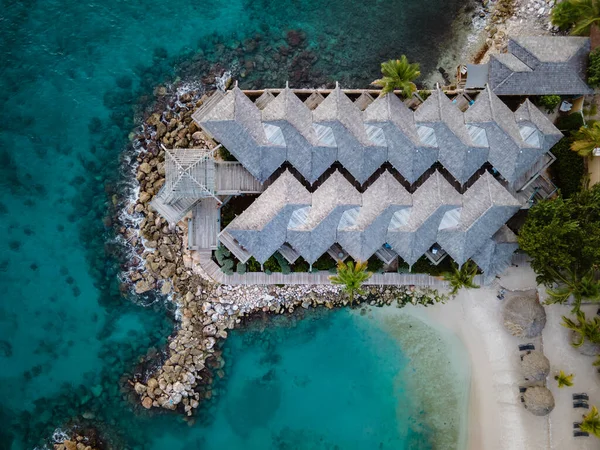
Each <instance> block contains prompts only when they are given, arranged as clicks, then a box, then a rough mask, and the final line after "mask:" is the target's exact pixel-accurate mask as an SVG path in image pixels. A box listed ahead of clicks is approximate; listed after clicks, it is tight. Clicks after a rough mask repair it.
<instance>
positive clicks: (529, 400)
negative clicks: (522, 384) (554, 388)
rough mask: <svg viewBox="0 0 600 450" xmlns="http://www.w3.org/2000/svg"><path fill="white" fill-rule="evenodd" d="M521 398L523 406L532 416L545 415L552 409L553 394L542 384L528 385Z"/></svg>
mask: <svg viewBox="0 0 600 450" xmlns="http://www.w3.org/2000/svg"><path fill="white" fill-rule="evenodd" d="M523 398H524V399H525V402H524V405H525V408H526V409H527V410H528V411H529V412H530V413H531V414H533V415H534V416H546V415H548V414H550V412H551V411H552V410H553V409H554V396H553V395H552V392H550V390H549V389H548V388H546V387H544V386H533V387H528V388H527V390H526V391H525V393H524V394H523Z"/></svg>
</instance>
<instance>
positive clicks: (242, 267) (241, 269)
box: [236, 263, 246, 275]
mask: <svg viewBox="0 0 600 450" xmlns="http://www.w3.org/2000/svg"><path fill="white" fill-rule="evenodd" d="M236 272H237V273H238V274H240V275H244V274H245V273H246V264H244V263H238V264H237V268H236Z"/></svg>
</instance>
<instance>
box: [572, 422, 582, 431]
mask: <svg viewBox="0 0 600 450" xmlns="http://www.w3.org/2000/svg"><path fill="white" fill-rule="evenodd" d="M580 426H581V422H573V429H574V430H578V429H579V427H580Z"/></svg>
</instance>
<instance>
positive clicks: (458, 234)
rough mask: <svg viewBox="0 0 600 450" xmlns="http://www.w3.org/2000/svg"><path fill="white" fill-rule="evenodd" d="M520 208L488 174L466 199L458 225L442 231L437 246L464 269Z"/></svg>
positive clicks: (472, 187) (471, 189) (515, 200)
mask: <svg viewBox="0 0 600 450" xmlns="http://www.w3.org/2000/svg"><path fill="white" fill-rule="evenodd" d="M520 208H521V204H520V203H519V201H518V200H517V199H516V198H514V197H513V196H512V195H511V194H510V193H509V192H508V191H507V190H506V189H505V188H504V187H502V186H501V185H500V183H498V181H496V180H495V179H494V177H493V176H492V175H491V174H490V173H489V172H486V173H484V174H483V175H482V176H481V177H480V178H479V179H478V180H477V181H476V182H475V183H474V184H473V186H471V187H470V188H469V189H468V190H467V191H466V192H465V194H464V195H463V206H462V209H461V212H460V221H459V223H458V224H457V225H456V226H455V227H453V228H448V229H443V230H439V232H438V243H439V244H440V245H441V246H442V248H443V249H444V250H445V251H446V252H447V253H448V254H449V255H450V256H451V257H452V259H454V261H456V262H457V263H458V264H460V265H462V264H464V263H465V262H466V261H467V260H468V259H469V258H471V257H472V256H473V255H474V254H475V253H476V252H477V251H478V250H479V249H480V248H481V246H483V245H484V244H485V242H486V240H487V239H489V238H491V237H492V236H493V235H494V234H495V233H496V231H498V229H500V227H501V226H502V225H503V224H504V223H505V222H506V221H507V220H508V219H510V218H511V217H512V216H513V215H514V214H515V213H516V212H517V211H518V210H519V209H520Z"/></svg>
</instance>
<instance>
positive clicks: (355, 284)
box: [329, 261, 373, 305]
mask: <svg viewBox="0 0 600 450" xmlns="http://www.w3.org/2000/svg"><path fill="white" fill-rule="evenodd" d="M337 267H338V268H337V274H336V275H332V276H330V277H329V279H330V280H331V283H332V284H339V285H341V286H342V290H343V291H344V292H346V293H347V294H348V296H349V297H350V305H352V303H353V302H354V295H355V294H359V295H363V294H364V291H363V290H362V289H361V286H362V284H363V283H364V282H365V281H367V280H368V279H369V278H370V277H371V275H373V274H372V273H371V272H368V271H367V262H366V261H364V262H363V261H357V262H356V264H354V262H352V261H350V262H348V264H346V263H345V262H344V261H339V262H338V266H337Z"/></svg>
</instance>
